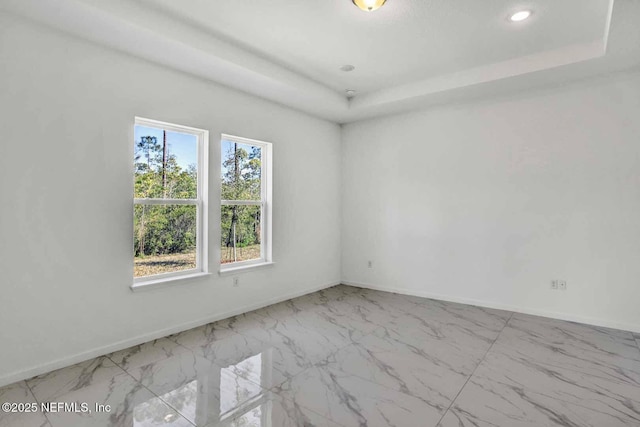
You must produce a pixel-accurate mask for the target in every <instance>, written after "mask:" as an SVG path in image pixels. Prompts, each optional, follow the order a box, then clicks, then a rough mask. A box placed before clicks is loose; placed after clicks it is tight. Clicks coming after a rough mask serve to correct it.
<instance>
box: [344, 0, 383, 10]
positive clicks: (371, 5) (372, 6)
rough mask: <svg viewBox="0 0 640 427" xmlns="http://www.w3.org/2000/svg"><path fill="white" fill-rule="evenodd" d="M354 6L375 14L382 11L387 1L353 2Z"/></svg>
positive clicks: (366, 0) (365, 0)
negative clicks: (377, 10)
mask: <svg viewBox="0 0 640 427" xmlns="http://www.w3.org/2000/svg"><path fill="white" fill-rule="evenodd" d="M351 1H352V2H353V4H355V5H356V6H358V7H359V8H360V9H362V10H364V11H365V12H373V11H374V10H376V9H380V8H381V7H382V5H383V4H385V3H386V1H387V0H351Z"/></svg>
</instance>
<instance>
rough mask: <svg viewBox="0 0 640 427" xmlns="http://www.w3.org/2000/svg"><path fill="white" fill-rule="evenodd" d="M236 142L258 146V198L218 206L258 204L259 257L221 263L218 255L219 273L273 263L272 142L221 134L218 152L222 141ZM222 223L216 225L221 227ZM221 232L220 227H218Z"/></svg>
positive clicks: (227, 201) (222, 201) (225, 202)
mask: <svg viewBox="0 0 640 427" xmlns="http://www.w3.org/2000/svg"><path fill="white" fill-rule="evenodd" d="M223 140H225V141H230V142H236V143H238V144H245V145H253V146H256V147H260V149H261V154H260V200H220V206H221V207H222V206H232V205H242V206H260V207H261V210H260V218H261V221H262V224H261V227H260V258H259V259H252V260H249V261H238V262H229V263H224V264H223V263H222V254H221V256H220V260H219V262H220V273H224V272H229V271H237V270H240V269H245V268H253V267H257V266H261V265H270V264H273V260H272V253H271V249H272V248H271V237H272V231H271V214H272V211H273V210H272V208H273V206H272V205H273V203H272V194H271V191H272V184H271V182H272V170H273V167H272V157H273V144H272V143H270V142H265V141H259V140H257V139H250V138H244V137H241V136H234V135H227V134H222V136H221V139H220V150H219V151H220V153H221V154H222V141H223ZM221 225H222V223H220V224H219V225H218V227H221ZM220 232H221V233H222V229H221V228H220Z"/></svg>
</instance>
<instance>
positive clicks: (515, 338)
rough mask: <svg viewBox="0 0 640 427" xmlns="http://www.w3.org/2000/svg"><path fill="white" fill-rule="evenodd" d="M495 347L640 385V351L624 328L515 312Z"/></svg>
mask: <svg viewBox="0 0 640 427" xmlns="http://www.w3.org/2000/svg"><path fill="white" fill-rule="evenodd" d="M492 351H494V352H501V353H503V354H507V355H510V356H511V357H512V358H514V359H518V358H520V359H528V360H532V361H535V362H537V363H540V364H544V365H546V366H549V367H552V368H553V367H558V368H562V369H567V370H571V371H575V372H578V373H581V374H584V375H588V376H593V377H597V378H600V379H602V380H607V381H611V382H614V383H617V382H620V383H627V384H630V385H633V386H636V387H640V352H639V351H638V349H637V346H636V343H635V340H634V339H633V336H632V335H631V333H629V332H625V331H619V330H615V329H608V328H600V327H596V326H589V325H583V324H578V323H571V322H564V321H560V320H554V319H546V318H542V317H536V316H527V315H524V314H516V315H514V316H513V318H512V319H511V321H510V323H509V326H508V327H507V328H505V330H504V331H503V332H502V334H501V335H500V338H499V339H498V340H497V341H496V343H495V345H494V346H493V347H492Z"/></svg>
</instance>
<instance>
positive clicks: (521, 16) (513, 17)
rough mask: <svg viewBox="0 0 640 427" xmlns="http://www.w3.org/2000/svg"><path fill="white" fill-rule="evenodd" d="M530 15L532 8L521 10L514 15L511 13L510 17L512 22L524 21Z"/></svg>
mask: <svg viewBox="0 0 640 427" xmlns="http://www.w3.org/2000/svg"><path fill="white" fill-rule="evenodd" d="M530 16H531V11H530V10H521V11H520V12H516V13H514V14H513V15H511V16H510V17H509V20H510V21H511V22H520V21H524V20H525V19H527V18H528V17H530Z"/></svg>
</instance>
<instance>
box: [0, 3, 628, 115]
mask: <svg viewBox="0 0 640 427" xmlns="http://www.w3.org/2000/svg"><path fill="white" fill-rule="evenodd" d="M521 9H531V10H533V11H534V14H533V16H532V17H531V18H530V19H529V20H527V21H524V22H522V23H512V22H509V21H508V19H507V17H508V16H509V15H510V13H512V12H514V11H517V10H521ZM0 10H5V11H8V12H10V13H16V14H19V15H22V16H26V17H28V18H30V19H34V20H36V21H38V22H39V23H44V24H46V25H49V26H52V27H54V28H57V29H60V30H62V31H65V32H68V33H71V34H74V35H76V36H79V37H82V38H85V39H89V40H91V41H93V42H97V43H100V44H103V45H106V46H109V47H111V48H115V49H118V50H121V51H124V52H127V53H129V54H132V55H135V56H138V57H142V58H144V59H147V60H151V61H154V62H159V63H162V64H163V65H165V66H170V67H172V68H176V69H179V70H182V71H185V72H187V73H190V74H194V75H197V76H199V77H203V78H207V79H210V80H213V81H216V82H219V83H222V84H225V85H227V86H230V87H234V88H236V89H239V90H242V91H245V92H249V93H252V94H255V95H258V96H261V97H264V98H267V99H270V100H273V101H276V102H278V103H281V104H285V105H288V106H291V107H293V108H297V109H300V110H303V111H306V112H308V113H310V114H313V115H316V116H319V117H323V118H326V119H329V120H333V121H336V122H339V123H344V122H349V121H354V120H359V119H363V118H368V117H374V116H378V115H382V114H389V113H396V112H401V111H406V110H408V109H412V108H423V107H426V106H429V105H434V104H440V103H446V102H453V101H459V100H463V99H467V98H471V97H478V96H485V95H489V94H495V93H504V92H508V91H512V90H522V89H526V88H529V87H536V86H541V85H548V84H550V83H562V82H566V81H569V80H572V79H577V78H583V77H587V76H590V75H594V74H601V73H606V72H612V71H617V70H621V69H625V68H630V67H637V66H639V65H640V25H638V23H639V22H640V1H638V0H616V1H615V4H614V2H613V0H482V1H478V0H388V1H387V4H386V5H385V6H384V7H383V8H381V9H380V10H378V11H376V12H372V13H366V12H362V11H360V10H359V9H357V8H356V7H355V6H353V4H352V3H351V1H350V0H319V1H318V0H317V1H311V0H269V1H264V0H181V1H175V0H109V1H105V0H2V2H0ZM344 64H353V65H355V66H356V70H355V71H353V72H351V73H344V72H342V71H339V67H340V66H341V65H344ZM347 88H349V89H355V90H357V91H358V95H357V96H356V97H355V98H353V99H352V100H348V99H347V98H346V97H345V95H344V90H345V89H347Z"/></svg>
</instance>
